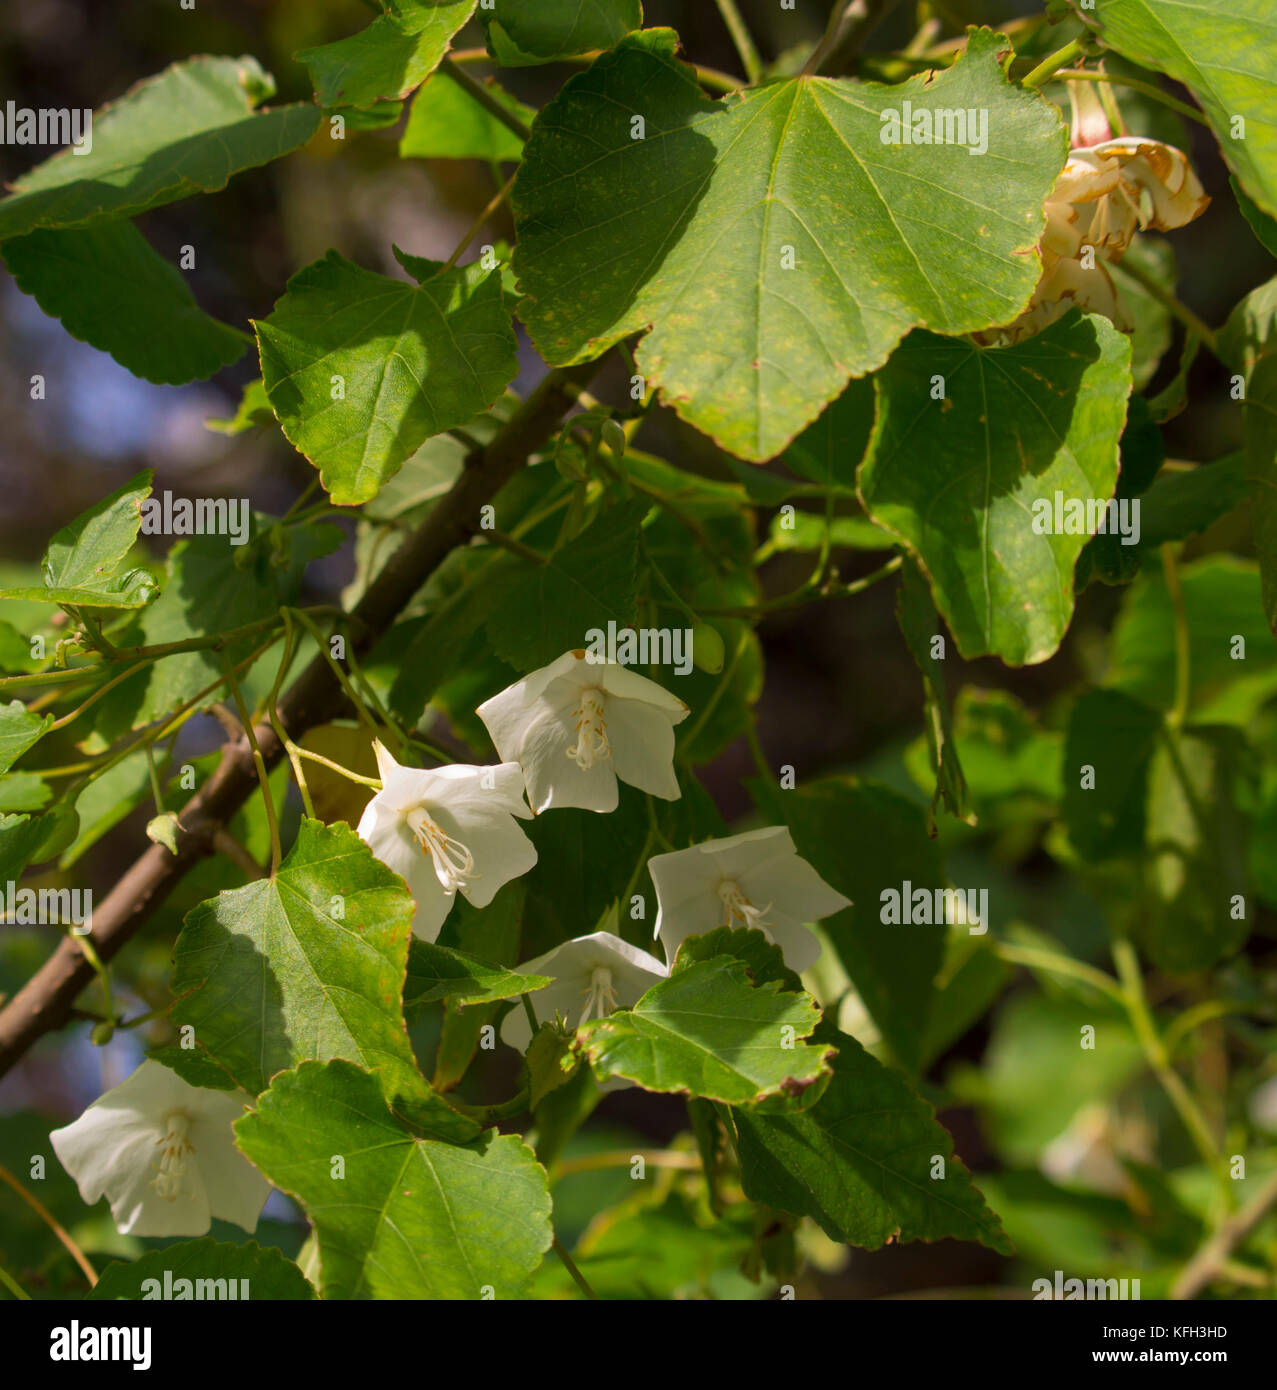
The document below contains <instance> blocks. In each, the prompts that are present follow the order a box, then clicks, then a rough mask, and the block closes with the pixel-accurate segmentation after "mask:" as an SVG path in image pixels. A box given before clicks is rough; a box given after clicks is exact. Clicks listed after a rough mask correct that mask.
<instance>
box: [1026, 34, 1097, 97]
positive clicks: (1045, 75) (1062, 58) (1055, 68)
mask: <svg viewBox="0 0 1277 1390" xmlns="http://www.w3.org/2000/svg"><path fill="white" fill-rule="evenodd" d="M1082 51H1083V50H1082V41H1081V40H1080V39H1074V40H1073V42H1072V43H1066V44H1065V45H1064V47H1063V48H1060V49H1057V50H1056V51H1055V52H1054V53H1052V54H1051V55H1050V56H1049V57H1047V58H1043V59H1042V61H1041V62H1040V63H1039V64H1038V65H1037V67H1035V68H1034V69H1033V71H1032V72H1031V73H1029V75H1028V76H1027V77H1026V78H1025V79H1024V80H1023V82H1021V84H1020V85H1021V86H1022V87H1029V88H1037V87H1041V86H1042V85H1043V84H1044V83H1047V82H1049V81H1050V80H1051V79H1052V78H1053V77H1054V76H1055V74H1056V73H1057V72H1059V70H1060V69H1061V68H1066V67H1068V65H1069V64H1070V63H1071V62H1073V61H1074V60H1075V59H1077V58H1080V57H1081V56H1082Z"/></svg>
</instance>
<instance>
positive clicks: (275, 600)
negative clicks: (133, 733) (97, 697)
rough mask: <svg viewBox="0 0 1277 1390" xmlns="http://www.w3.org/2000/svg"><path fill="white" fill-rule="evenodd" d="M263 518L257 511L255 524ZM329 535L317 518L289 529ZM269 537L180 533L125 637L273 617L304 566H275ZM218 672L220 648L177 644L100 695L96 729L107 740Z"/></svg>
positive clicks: (176, 637) (236, 648)
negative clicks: (155, 594)
mask: <svg viewBox="0 0 1277 1390" xmlns="http://www.w3.org/2000/svg"><path fill="white" fill-rule="evenodd" d="M258 520H259V519H258V518H252V523H253V526H254V528H256V527H257V524H258ZM325 535H327V536H328V538H329V539H330V540H331V539H333V538H335V539H336V540H337V541H338V542H339V541H340V537H341V532H340V531H339V530H337V528H335V527H330V526H322V525H321V526H318V527H317V526H315V525H313V524H312V525H311V526H307V527H306V528H304V532H302V533H301V534H300V535H299V533H298V532H296V531H294V532H292V536H293V537H295V538H298V539H304V540H306V541H312V540H318V539H323V538H324V537H325ZM265 540H266V537H265V536H263V535H261V534H260V533H258V532H257V531H256V529H254V534H253V535H252V537H251V539H250V540H249V541H248V542H247V543H246V544H245V545H242V546H239V545H231V544H229V543H228V540H227V537H226V536H222V535H215V534H209V535H203V536H192V537H191V538H190V539H189V540H182V541H179V542H178V543H177V544H176V545H174V546H173V548H172V550H170V551H169V556H168V577H167V580H166V582H165V585H164V592H163V593H162V594H161V595H160V597H159V599H157V600H156V602H155V603H153V604H152V605H151V606H150V608H148V609H147V611H146V612H145V613H144V614H142V615H141V617H140V619H139V620H138V621H137V623H136V624H135V626H134V627H133V628H132V629H131V631H130V632H129V633H128V634H127V635H125V636H123V637H122V638H121V639H120V641H121V642H122V643H123V644H126V645H134V644H137V645H147V646H152V645H162V644H164V643H168V642H181V641H185V640H187V639H188V638H193V637H207V636H213V635H214V634H217V633H224V632H229V631H231V630H232V629H234V628H238V627H246V626H248V625H249V624H251V623H255V622H258V621H260V620H262V619H265V618H269V617H272V616H273V615H274V614H276V613H277V612H278V611H279V607H280V605H281V604H282V603H292V602H295V599H296V592H295V591H296V588H297V584H298V579H299V566H298V564H297V563H296V562H294V563H291V564H287V565H285V566H284V567H283V568H279V567H277V560H278V557H276V556H274V555H273V554H271V553H270V547H269V545H267V544H264V542H265ZM329 548H330V549H331V548H332V546H331V545H330V546H329ZM265 638H266V632H265V630H264V629H263V631H262V633H261V634H260V635H253V634H250V635H249V636H247V637H241V638H239V639H237V640H235V641H233V642H230V643H229V644H228V645H227V646H226V648H225V651H226V653H227V655H228V656H229V657H230V659H231V660H233V661H236V662H239V661H242V660H244V659H245V658H246V657H247V656H249V655H250V654H251V653H252V652H253V651H254V649H255V648H256V647H257V646H259V645H260V644H261V643H262V642H263V641H264V640H265ZM221 674H222V664H221V658H220V655H219V653H217V652H215V651H194V652H179V653H176V654H174V655H172V656H167V657H164V658H162V659H161V660H159V661H156V662H153V663H152V664H151V665H150V666H148V667H146V668H145V669H144V670H141V671H139V672H137V673H136V674H135V675H133V676H130V677H129V679H128V680H126V681H124V682H123V683H122V684H120V685H119V686H117V687H116V688H115V689H114V690H112V691H111V693H110V694H109V695H107V696H105V697H104V698H103V699H102V700H101V702H100V703H99V704H98V706H97V707H96V710H95V713H96V715H97V718H96V721H95V730H96V733H97V735H98V737H100V738H102V739H104V740H105V741H107V742H110V741H112V740H113V739H114V738H116V737H118V736H119V735H120V734H121V733H124V732H126V731H127V730H129V729H131V728H139V727H141V725H143V724H146V723H149V722H150V721H151V720H152V719H156V718H159V717H160V716H161V715H164V714H168V713H169V712H170V711H172V710H173V709H175V708H176V707H177V706H178V705H180V704H182V703H183V702H185V701H186V700H189V699H193V698H194V697H195V696H196V695H198V694H199V692H200V691H201V690H203V689H205V688H206V687H207V686H209V685H210V684H212V682H214V681H215V680H217V679H218V677H219V676H221ZM242 679H243V674H242V673H241V680H242ZM209 698H210V699H212V698H213V697H212V696H210V697H209Z"/></svg>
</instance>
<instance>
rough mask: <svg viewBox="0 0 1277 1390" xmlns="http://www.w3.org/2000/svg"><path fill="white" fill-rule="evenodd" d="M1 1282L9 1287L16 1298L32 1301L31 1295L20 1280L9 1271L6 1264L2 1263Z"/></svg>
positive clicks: (0, 1268)
mask: <svg viewBox="0 0 1277 1390" xmlns="http://www.w3.org/2000/svg"><path fill="white" fill-rule="evenodd" d="M0 1284H3V1285H4V1286H5V1288H6V1289H8V1290H9V1292H10V1293H11V1294H12V1295H13V1296H14V1298H16V1299H18V1301H19V1302H21V1303H30V1302H31V1295H30V1294H29V1293H28V1292H27V1291H26V1290H25V1289H24V1288H23V1287H22V1285H21V1284H19V1283H18V1281H17V1280H16V1279H15V1278H14V1277H13V1275H12V1274H10V1273H9V1271H8V1270H7V1269H6V1268H5V1267H4V1265H0Z"/></svg>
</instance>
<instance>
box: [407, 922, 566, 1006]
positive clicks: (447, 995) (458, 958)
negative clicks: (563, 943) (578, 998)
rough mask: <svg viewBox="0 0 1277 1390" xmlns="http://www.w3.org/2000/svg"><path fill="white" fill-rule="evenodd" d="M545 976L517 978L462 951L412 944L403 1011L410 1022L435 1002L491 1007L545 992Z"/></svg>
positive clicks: (431, 944) (435, 945) (433, 944)
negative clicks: (508, 1000)
mask: <svg viewBox="0 0 1277 1390" xmlns="http://www.w3.org/2000/svg"><path fill="white" fill-rule="evenodd" d="M549 983H550V978H549V976H547V975H520V974H518V973H517V972H516V971H514V970H510V969H508V968H507V967H506V966H504V965H492V964H490V963H489V962H488V961H486V960H479V959H477V958H476V957H475V956H472V955H468V954H467V953H466V952H465V951H454V950H452V949H451V948H450V947H447V946H439V945H437V944H435V943H434V942H431V941H414V942H413V943H412V950H411V951H410V952H409V955H408V980H407V984H406V986H405V988H404V1009H405V1012H406V1013H407V1015H408V1018H409V1020H411V1019H412V1018H414V1017H415V1016H416V1015H417V1014H419V1013H420V1012H421V1010H422V1009H423V1008H424V1007H425V1006H426V1005H427V1004H433V1003H434V1002H435V1001H436V1000H438V999H456V1000H458V1001H459V1002H460V1003H462V1004H491V1003H493V1002H494V1001H496V1000H498V999H509V998H511V997H512V996H514V995H516V994H528V993H531V991H533V990H537V989H544V988H545V987H546V985H548V984H549Z"/></svg>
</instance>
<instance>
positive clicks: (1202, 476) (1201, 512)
mask: <svg viewBox="0 0 1277 1390" xmlns="http://www.w3.org/2000/svg"><path fill="white" fill-rule="evenodd" d="M1246 482H1247V479H1246V455H1245V454H1244V453H1240V452H1239V453H1236V454H1229V455H1228V456H1227V457H1226V458H1222V459H1217V460H1216V461H1215V462H1214V463H1202V464H1198V466H1197V467H1196V468H1191V469H1188V470H1179V471H1175V472H1168V473H1163V474H1162V475H1161V477H1159V478H1158V479H1157V481H1156V482H1154V484H1153V486H1152V487H1151V488H1149V490H1148V491H1147V492H1146V493H1145V494H1144V495H1143V497H1141V498H1140V546H1141V548H1143V547H1149V548H1152V547H1153V546H1158V545H1163V544H1165V543H1166V542H1167V541H1182V540H1184V539H1185V538H1186V537H1188V536H1195V535H1197V534H1198V533H1199V532H1202V531H1205V530H1206V528H1207V527H1208V526H1213V525H1214V524H1215V522H1217V521H1218V520H1219V519H1220V517H1222V516H1227V514H1228V513H1229V512H1231V511H1232V510H1233V508H1234V507H1236V506H1237V505H1238V504H1239V503H1240V502H1241V501H1242V499H1243V498H1244V497H1245V496H1246ZM1256 510H1257V511H1262V502H1259V501H1258V500H1257V505H1256Z"/></svg>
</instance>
